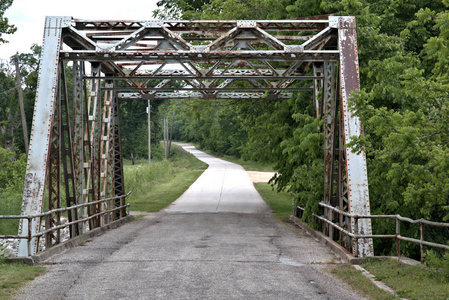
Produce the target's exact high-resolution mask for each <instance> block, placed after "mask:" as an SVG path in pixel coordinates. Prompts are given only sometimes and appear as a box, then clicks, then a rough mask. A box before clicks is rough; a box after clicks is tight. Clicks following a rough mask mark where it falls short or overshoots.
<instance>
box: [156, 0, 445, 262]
mask: <svg viewBox="0 0 449 300" xmlns="http://www.w3.org/2000/svg"><path fill="white" fill-rule="evenodd" d="M158 4H159V5H160V8H161V9H160V10H159V11H158V12H157V13H156V16H167V15H168V16H171V17H173V18H182V19H193V18H194V19H289V18H300V17H304V16H311V15H322V14H334V15H353V16H356V18H357V25H358V29H357V32H358V50H359V64H360V78H361V87H362V88H361V91H360V93H359V94H358V95H355V98H354V99H353V100H352V101H353V104H354V106H355V107H356V108H357V114H358V115H359V116H360V118H361V120H362V122H363V124H364V127H365V137H364V138H361V139H359V140H354V141H352V142H351V144H350V145H349V146H351V147H355V148H357V147H362V146H364V147H365V149H366V154H367V159H368V178H369V179H368V180H369V188H370V199H371V200H370V201H371V209H372V213H375V214H401V215H403V216H407V217H410V218H415V219H418V218H426V219H431V220H436V221H442V220H445V221H448V220H449V204H448V199H449V160H448V158H449V145H448V144H449V130H448V128H449V127H448V124H447V123H448V122H449V121H448V120H449V118H448V116H449V115H448V114H449V99H448V92H447V91H448V83H449V75H448V74H449V73H448V70H447V69H448V68H449V67H448V63H447V62H448V61H447V57H449V53H448V51H449V50H448V49H449V47H448V46H449V12H448V10H447V8H448V7H449V1H447V0H444V1H440V0H437V1H435V0H403V1H396V0H382V1H378V0H337V1H330V0H321V1H311V0H281V1H279V0H245V1H236V0H220V1H219V0H203V1H196V0H177V1H165V0H162V1H159V3H158ZM310 99H311V97H310V95H307V94H304V93H303V94H298V95H296V96H294V97H293V98H291V99H290V100H288V101H273V100H267V101H263V102H262V101H254V100H245V101H238V102H236V101H216V102H213V103H211V102H208V101H202V100H193V101H177V102H176V103H171V107H172V108H173V109H177V111H178V114H177V116H178V117H177V124H178V127H177V130H178V131H177V136H176V137H177V138H179V139H185V140H189V141H193V142H196V143H198V144H199V145H200V146H202V147H205V148H208V149H210V150H213V151H216V152H218V153H223V154H232V155H236V156H242V157H244V158H248V159H249V158H251V159H256V160H263V161H270V162H272V163H273V164H274V168H275V169H276V171H278V173H279V174H282V175H278V177H277V178H276V180H275V181H276V182H277V187H278V188H279V189H286V190H289V191H290V192H292V193H295V195H296V196H295V197H296V200H297V201H298V202H299V203H301V204H302V205H304V206H306V207H307V211H308V212H309V213H310V212H313V211H315V212H316V211H318V205H317V203H318V202H319V201H321V200H322V199H323V176H324V171H323V133H322V132H321V130H318V128H319V127H320V126H321V125H322V121H321V120H320V119H315V118H313V114H312V113H313V109H312V106H311V105H312V103H311V101H310ZM416 229H417V228H414V227H411V228H403V232H404V233H405V234H408V235H410V236H415V237H417V235H418V231H417V230H416ZM374 231H375V232H376V233H383V232H389V233H391V232H393V231H394V224H392V223H388V222H382V223H381V222H379V223H377V222H376V223H374ZM441 233H442V232H441V231H437V232H434V231H432V230H429V231H428V234H429V235H430V236H431V237H432V239H433V240H434V241H439V242H443V243H444V242H446V241H447V235H446V237H445V236H444V235H441ZM446 234H447V232H446ZM376 243H377V244H376V249H377V251H378V253H379V251H380V252H386V253H388V252H389V251H390V249H392V245H391V242H389V241H382V242H379V241H377V242H376ZM403 250H404V251H405V252H406V253H409V254H413V253H414V251H415V250H414V249H413V246H412V245H407V244H406V245H404V246H403Z"/></svg>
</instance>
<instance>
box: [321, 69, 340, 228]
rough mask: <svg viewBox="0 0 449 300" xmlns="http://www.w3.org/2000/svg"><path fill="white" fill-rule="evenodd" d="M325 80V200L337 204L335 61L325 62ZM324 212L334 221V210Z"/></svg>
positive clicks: (328, 226) (329, 226)
mask: <svg viewBox="0 0 449 300" xmlns="http://www.w3.org/2000/svg"><path fill="white" fill-rule="evenodd" d="M323 69H324V80H323V98H324V100H323V118H324V202H325V203H326V204H331V205H333V206H335V203H334V202H335V201H334V199H335V198H336V195H335V192H334V187H335V183H334V181H335V179H336V176H335V174H334V169H335V155H334V149H335V115H336V110H337V105H336V97H335V67H334V63H333V62H328V61H325V62H324V67H323ZM324 214H325V216H326V217H327V218H329V219H330V221H333V220H332V219H333V212H332V211H331V210H327V209H325V211H324ZM324 226H326V227H327V230H326V231H327V235H328V236H329V237H333V227H332V226H331V225H328V224H327V225H324Z"/></svg>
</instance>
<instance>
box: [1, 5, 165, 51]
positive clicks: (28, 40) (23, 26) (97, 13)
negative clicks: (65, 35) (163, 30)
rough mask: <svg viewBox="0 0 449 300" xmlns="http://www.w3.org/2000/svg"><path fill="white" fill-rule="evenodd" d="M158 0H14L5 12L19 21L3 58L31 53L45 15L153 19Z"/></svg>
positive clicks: (11, 19)
mask: <svg viewBox="0 0 449 300" xmlns="http://www.w3.org/2000/svg"><path fill="white" fill-rule="evenodd" d="M157 1H158V0H132V1H126V0H125V1H118V0H72V1H67V0H14V2H13V4H12V6H11V7H10V8H9V9H8V10H7V11H6V13H5V16H6V17H7V18H8V19H9V22H10V23H11V24H14V25H16V27H17V31H16V33H14V34H13V35H3V37H4V38H5V39H6V40H8V41H9V43H7V44H2V45H0V59H9V58H10V57H11V56H12V55H14V54H15V53H16V52H19V53H29V52H30V47H31V45H32V44H38V45H41V44H42V37H43V32H44V21H45V16H71V17H74V18H76V19H96V20H104V19H109V20H111V19H112V20H151V19H152V16H153V10H154V9H156V8H157V5H156V3H157Z"/></svg>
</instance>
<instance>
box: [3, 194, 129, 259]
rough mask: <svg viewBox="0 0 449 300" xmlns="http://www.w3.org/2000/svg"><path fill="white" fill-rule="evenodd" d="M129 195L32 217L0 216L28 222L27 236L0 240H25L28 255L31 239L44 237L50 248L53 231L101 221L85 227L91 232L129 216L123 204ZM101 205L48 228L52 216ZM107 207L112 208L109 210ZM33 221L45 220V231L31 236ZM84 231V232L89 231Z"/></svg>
mask: <svg viewBox="0 0 449 300" xmlns="http://www.w3.org/2000/svg"><path fill="white" fill-rule="evenodd" d="M129 194H130V192H129V193H127V194H126V195H121V196H116V197H111V198H106V199H100V200H97V201H92V202H86V203H82V204H77V205H73V206H69V207H60V208H57V209H53V210H49V211H46V212H43V213H39V214H34V215H0V221H1V220H12V219H16V220H20V219H27V220H28V222H27V224H28V226H27V227H28V228H27V230H26V232H27V235H0V240H2V239H17V240H20V239H26V240H27V244H28V255H31V253H32V251H31V248H30V244H31V240H32V239H33V238H41V237H43V236H45V237H46V248H47V249H48V248H50V247H52V246H55V245H52V244H51V242H50V241H49V237H50V235H51V234H53V233H54V232H55V231H57V232H59V231H60V230H63V229H65V228H67V227H69V226H74V225H77V224H80V223H87V222H89V221H91V220H93V219H99V218H100V219H101V221H100V222H99V223H100V224H101V225H99V226H95V227H93V226H86V228H88V229H89V230H93V229H94V228H99V227H101V226H103V225H106V224H109V223H110V222H111V220H118V219H121V218H123V217H125V216H127V215H129V206H130V204H129V203H127V204H125V198H126V197H127V196H128V195H129ZM115 200H120V205H119V206H115V205H114V203H112V201H115ZM102 204H106V205H104V208H105V209H102V210H100V211H98V212H96V213H94V214H90V215H88V216H86V217H83V218H80V219H76V220H73V221H69V222H66V223H64V224H59V225H57V226H51V227H50V226H49V225H48V224H50V222H49V220H50V217H51V215H53V214H57V213H59V214H61V213H65V212H71V214H72V215H76V210H79V209H82V208H85V207H93V206H99V205H100V206H101V205H102ZM108 207H112V208H109V209H108ZM92 211H95V209H92ZM116 211H118V213H116V216H115V217H112V216H111V214H112V213H114V212H116ZM33 219H40V220H45V225H46V226H45V229H43V230H40V231H38V232H37V233H36V234H31V228H30V226H31V224H32V220H33ZM89 230H86V231H89Z"/></svg>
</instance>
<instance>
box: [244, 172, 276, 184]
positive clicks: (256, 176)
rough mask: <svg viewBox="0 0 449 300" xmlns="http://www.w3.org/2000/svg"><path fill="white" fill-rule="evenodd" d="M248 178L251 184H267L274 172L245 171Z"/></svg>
mask: <svg viewBox="0 0 449 300" xmlns="http://www.w3.org/2000/svg"><path fill="white" fill-rule="evenodd" d="M247 173H248V175H249V177H250V178H251V181H252V182H268V180H270V179H271V178H272V177H273V176H274V174H275V172H256V171H247Z"/></svg>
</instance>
